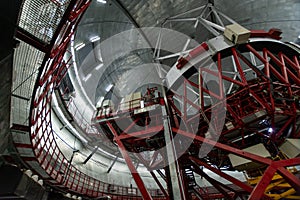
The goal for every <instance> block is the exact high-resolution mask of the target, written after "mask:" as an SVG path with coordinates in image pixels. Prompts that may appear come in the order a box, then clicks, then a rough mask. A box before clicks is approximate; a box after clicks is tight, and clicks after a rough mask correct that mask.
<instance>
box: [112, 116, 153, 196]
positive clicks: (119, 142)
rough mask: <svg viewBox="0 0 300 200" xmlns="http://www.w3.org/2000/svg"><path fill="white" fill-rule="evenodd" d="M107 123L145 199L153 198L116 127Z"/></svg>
mask: <svg viewBox="0 0 300 200" xmlns="http://www.w3.org/2000/svg"><path fill="white" fill-rule="evenodd" d="M107 125H108V127H109V129H110V131H111V132H112V133H113V134H114V138H115V141H116V142H117V144H118V147H119V150H120V152H121V154H122V156H123V158H124V159H125V162H126V164H127V166H128V168H129V170H130V172H131V175H132V177H133V179H134V181H135V183H136V185H137V186H138V188H139V190H140V192H141V194H142V196H143V199H144V200H152V197H151V196H150V193H149V192H148V190H147V189H146V187H145V185H144V182H143V180H142V178H141V177H140V175H139V174H138V172H137V170H136V168H135V166H134V165H133V162H132V160H131V158H130V156H129V154H128V152H127V150H126V149H125V146H124V145H123V143H122V141H121V140H120V139H119V138H118V137H119V136H118V134H117V132H116V130H115V129H114V127H113V126H112V124H111V123H110V122H107Z"/></svg>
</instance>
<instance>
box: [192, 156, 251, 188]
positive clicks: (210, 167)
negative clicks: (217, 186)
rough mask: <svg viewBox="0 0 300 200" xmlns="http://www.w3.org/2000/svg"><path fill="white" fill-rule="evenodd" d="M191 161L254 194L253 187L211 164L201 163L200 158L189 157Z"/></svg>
mask: <svg viewBox="0 0 300 200" xmlns="http://www.w3.org/2000/svg"><path fill="white" fill-rule="evenodd" d="M189 159H190V160H191V161H192V162H194V163H195V164H197V165H199V166H203V167H205V168H207V169H209V170H210V171H212V172H214V173H215V174H217V175H219V176H221V177H222V178H224V179H226V180H228V181H230V182H231V183H233V184H235V185H237V186H238V187H240V188H242V189H243V190H245V191H246V192H249V193H251V192H252V189H253V188H252V187H251V186H250V185H248V184H246V183H244V182H242V181H240V180H238V179H236V178H234V177H232V176H230V175H228V174H225V173H224V172H222V171H221V170H219V169H216V168H214V167H212V166H210V165H209V164H207V163H206V162H203V161H201V160H200V159H199V158H196V157H193V156H189Z"/></svg>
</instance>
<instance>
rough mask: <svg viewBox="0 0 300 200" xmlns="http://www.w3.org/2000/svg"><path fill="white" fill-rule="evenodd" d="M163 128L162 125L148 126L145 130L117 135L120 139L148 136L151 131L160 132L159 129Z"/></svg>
mask: <svg viewBox="0 0 300 200" xmlns="http://www.w3.org/2000/svg"><path fill="white" fill-rule="evenodd" d="M108 124H110V122H107V125H108ZM162 130H163V126H162V125H160V126H155V127H151V128H148V129H147V130H143V131H138V132H134V133H128V134H124V135H120V136H118V135H117V136H116V138H117V139H118V140H124V139H128V138H132V137H141V136H146V135H148V134H151V133H158V132H159V131H162Z"/></svg>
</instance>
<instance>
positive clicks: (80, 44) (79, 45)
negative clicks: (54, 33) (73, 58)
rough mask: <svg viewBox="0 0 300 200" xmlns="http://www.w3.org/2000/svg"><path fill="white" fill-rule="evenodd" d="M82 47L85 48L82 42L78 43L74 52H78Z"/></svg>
mask: <svg viewBox="0 0 300 200" xmlns="http://www.w3.org/2000/svg"><path fill="white" fill-rule="evenodd" d="M83 47H85V44H84V43H82V42H80V43H79V44H77V45H76V46H75V49H76V51H78V50H80V49H82V48H83Z"/></svg>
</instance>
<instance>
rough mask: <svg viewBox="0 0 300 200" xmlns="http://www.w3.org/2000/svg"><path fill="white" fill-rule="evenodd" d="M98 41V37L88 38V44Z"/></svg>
mask: <svg viewBox="0 0 300 200" xmlns="http://www.w3.org/2000/svg"><path fill="white" fill-rule="evenodd" d="M98 40H100V37H99V36H94V37H91V38H90V42H97V41H98Z"/></svg>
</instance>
